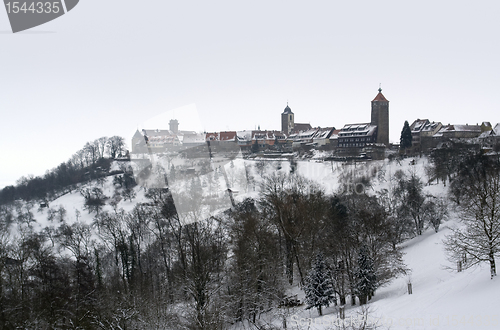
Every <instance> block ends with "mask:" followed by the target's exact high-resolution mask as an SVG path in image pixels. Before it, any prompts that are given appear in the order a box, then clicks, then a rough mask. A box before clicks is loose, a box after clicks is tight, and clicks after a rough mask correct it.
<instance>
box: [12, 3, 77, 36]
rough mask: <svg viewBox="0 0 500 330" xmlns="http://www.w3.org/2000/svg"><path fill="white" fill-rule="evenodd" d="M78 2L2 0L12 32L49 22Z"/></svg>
mask: <svg viewBox="0 0 500 330" xmlns="http://www.w3.org/2000/svg"><path fill="white" fill-rule="evenodd" d="M79 1H80V0H51V1H40V0H38V1H36V0H25V1H12V0H4V5H5V10H6V11H7V16H8V17H9V21H10V26H11V28H12V32H13V33H16V32H20V31H24V30H28V29H31V28H33V27H35V26H39V25H42V24H45V23H47V22H50V21H52V20H54V19H56V18H58V17H60V16H62V15H64V14H66V13H67V12H69V11H70V10H72V9H73V8H75V6H76V5H77V4H78V2H79Z"/></svg>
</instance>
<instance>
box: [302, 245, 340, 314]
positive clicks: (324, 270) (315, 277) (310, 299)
mask: <svg viewBox="0 0 500 330" xmlns="http://www.w3.org/2000/svg"><path fill="white" fill-rule="evenodd" d="M304 291H305V293H306V303H307V309H309V308H313V307H316V308H317V309H318V313H319V315H323V312H322V310H321V308H322V307H323V306H326V307H328V306H330V303H332V302H333V301H334V300H335V295H334V294H335V292H334V287H333V281H332V276H331V273H330V270H329V268H328V265H327V264H326V262H325V258H324V256H323V254H322V253H318V255H317V256H316V259H315V260H314V264H313V268H312V269H311V271H310V272H309V275H308V276H307V278H306V286H305V287H304Z"/></svg>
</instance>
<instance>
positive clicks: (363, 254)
mask: <svg viewBox="0 0 500 330" xmlns="http://www.w3.org/2000/svg"><path fill="white" fill-rule="evenodd" d="M376 283H377V277H376V275H375V269H374V266H373V259H372V258H371V257H370V253H369V251H368V249H367V248H366V247H365V246H363V247H361V248H360V250H359V254H358V271H357V273H356V294H357V296H358V298H359V304H360V305H364V304H366V302H367V300H369V299H371V297H372V296H373V294H374V293H375V289H376Z"/></svg>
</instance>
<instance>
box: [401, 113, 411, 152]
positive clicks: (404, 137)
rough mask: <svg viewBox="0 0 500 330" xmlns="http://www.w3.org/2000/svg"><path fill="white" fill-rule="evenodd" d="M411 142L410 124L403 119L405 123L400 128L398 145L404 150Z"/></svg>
mask: <svg viewBox="0 0 500 330" xmlns="http://www.w3.org/2000/svg"><path fill="white" fill-rule="evenodd" d="M411 142H412V136H411V128H410V125H409V124H408V121H407V120H405V124H404V126H403V129H402V130H401V138H400V140H399V147H400V148H401V149H404V150H406V149H407V148H410V147H411Z"/></svg>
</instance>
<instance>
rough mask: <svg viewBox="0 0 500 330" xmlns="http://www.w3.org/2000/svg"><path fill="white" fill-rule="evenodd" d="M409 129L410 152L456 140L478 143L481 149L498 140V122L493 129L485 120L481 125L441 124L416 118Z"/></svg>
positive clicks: (499, 129) (413, 152)
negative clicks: (410, 138)
mask: <svg viewBox="0 0 500 330" xmlns="http://www.w3.org/2000/svg"><path fill="white" fill-rule="evenodd" d="M410 129H411V136H412V146H411V150H410V152H411V153H412V154H418V153H427V152H429V151H430V150H432V149H434V148H441V147H443V146H446V145H449V144H450V143H453V142H457V141H460V142H468V143H474V144H478V145H480V146H481V147H483V149H488V148H490V149H493V147H494V146H495V145H497V144H499V142H500V139H499V135H498V134H499V133H500V126H499V124H497V125H496V126H495V128H494V129H493V128H492V126H491V123H490V122H486V121H485V122H483V123H482V124H481V125H479V124H475V125H469V124H465V125H457V124H447V125H443V124H442V123H441V122H434V121H433V122H431V121H430V120H429V119H417V120H415V121H414V122H413V123H412V124H411V125H410Z"/></svg>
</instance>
